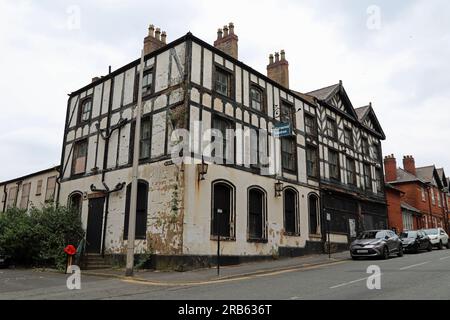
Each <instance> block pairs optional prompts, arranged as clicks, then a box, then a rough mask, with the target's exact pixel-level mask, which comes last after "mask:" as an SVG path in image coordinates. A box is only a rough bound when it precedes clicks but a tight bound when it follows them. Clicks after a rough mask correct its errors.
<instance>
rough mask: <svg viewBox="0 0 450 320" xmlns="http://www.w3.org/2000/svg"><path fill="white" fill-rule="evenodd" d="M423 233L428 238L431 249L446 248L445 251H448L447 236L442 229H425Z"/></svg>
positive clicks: (449, 247) (449, 246)
mask: <svg viewBox="0 0 450 320" xmlns="http://www.w3.org/2000/svg"><path fill="white" fill-rule="evenodd" d="M423 231H424V232H425V233H426V234H427V236H428V237H429V238H430V242H431V244H432V245H433V247H437V248H439V249H444V246H445V247H447V249H450V243H449V241H448V234H447V233H446V232H445V231H444V229H442V228H434V229H425V230H423Z"/></svg>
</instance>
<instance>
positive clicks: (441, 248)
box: [438, 240, 444, 250]
mask: <svg viewBox="0 0 450 320" xmlns="http://www.w3.org/2000/svg"><path fill="white" fill-rule="evenodd" d="M438 248H439V250H443V249H444V244H443V243H442V240H441V241H439V247H438Z"/></svg>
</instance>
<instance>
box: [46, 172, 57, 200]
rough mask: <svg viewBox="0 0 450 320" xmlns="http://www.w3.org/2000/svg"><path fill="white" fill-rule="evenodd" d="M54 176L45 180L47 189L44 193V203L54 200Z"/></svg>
mask: <svg viewBox="0 0 450 320" xmlns="http://www.w3.org/2000/svg"><path fill="white" fill-rule="evenodd" d="M55 189H56V176H53V177H49V178H48V179H47V189H46V191H45V201H53V200H54V199H55Z"/></svg>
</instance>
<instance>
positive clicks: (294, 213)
mask: <svg viewBox="0 0 450 320" xmlns="http://www.w3.org/2000/svg"><path fill="white" fill-rule="evenodd" d="M283 201H284V231H285V233H286V234H288V235H298V234H300V228H299V223H298V222H299V220H300V219H299V218H298V193H297V191H296V190H294V189H292V188H287V189H285V190H284V192H283Z"/></svg>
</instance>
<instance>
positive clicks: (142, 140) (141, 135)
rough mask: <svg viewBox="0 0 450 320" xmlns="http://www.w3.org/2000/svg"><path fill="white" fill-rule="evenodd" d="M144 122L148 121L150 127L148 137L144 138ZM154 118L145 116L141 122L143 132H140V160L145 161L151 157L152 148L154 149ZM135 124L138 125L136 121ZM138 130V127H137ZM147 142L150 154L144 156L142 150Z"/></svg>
mask: <svg viewBox="0 0 450 320" xmlns="http://www.w3.org/2000/svg"><path fill="white" fill-rule="evenodd" d="M144 123H148V126H149V129H148V133H149V135H148V137H146V138H143V132H144ZM152 124H153V121H152V118H151V117H150V116H147V117H143V118H142V123H141V133H140V134H139V161H145V160H148V159H150V158H151V156H152V155H151V150H152ZM134 125H135V126H136V122H134ZM135 130H136V129H135ZM145 143H148V149H147V152H148V155H147V156H145V157H144V156H142V151H143V150H144V148H143V146H144V144H145Z"/></svg>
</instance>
